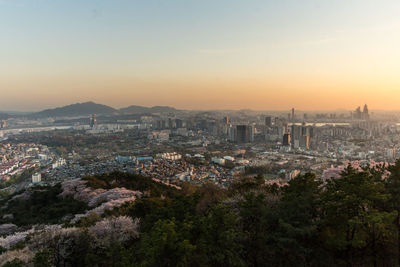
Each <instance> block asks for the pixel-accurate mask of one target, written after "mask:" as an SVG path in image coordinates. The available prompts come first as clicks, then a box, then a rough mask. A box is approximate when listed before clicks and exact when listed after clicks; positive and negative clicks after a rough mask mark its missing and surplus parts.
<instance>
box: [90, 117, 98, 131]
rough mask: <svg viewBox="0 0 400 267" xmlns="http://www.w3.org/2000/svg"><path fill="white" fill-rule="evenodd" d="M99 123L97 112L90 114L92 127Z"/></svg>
mask: <svg viewBox="0 0 400 267" xmlns="http://www.w3.org/2000/svg"><path fill="white" fill-rule="evenodd" d="M96 124H97V119H96V114H92V115H91V116H90V128H93V127H94V126H96Z"/></svg>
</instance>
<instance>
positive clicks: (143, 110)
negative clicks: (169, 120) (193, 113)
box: [119, 105, 178, 114]
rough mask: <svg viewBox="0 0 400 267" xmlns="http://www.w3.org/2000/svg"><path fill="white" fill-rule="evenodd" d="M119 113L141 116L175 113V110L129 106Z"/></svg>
mask: <svg viewBox="0 0 400 267" xmlns="http://www.w3.org/2000/svg"><path fill="white" fill-rule="evenodd" d="M119 111H120V113H122V114H141V113H168V112H176V111H178V110H177V109H175V108H173V107H167V106H154V107H143V106H135V105H132V106H129V107H126V108H121V109H120V110H119Z"/></svg>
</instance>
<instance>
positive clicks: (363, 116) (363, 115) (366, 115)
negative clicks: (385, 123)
mask: <svg viewBox="0 0 400 267" xmlns="http://www.w3.org/2000/svg"><path fill="white" fill-rule="evenodd" d="M362 119H363V120H369V111H368V106H367V104H365V105H364V109H363V113H362Z"/></svg>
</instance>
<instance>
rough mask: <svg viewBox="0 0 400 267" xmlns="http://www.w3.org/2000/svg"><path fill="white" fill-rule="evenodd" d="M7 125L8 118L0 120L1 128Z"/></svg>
mask: <svg viewBox="0 0 400 267" xmlns="http://www.w3.org/2000/svg"><path fill="white" fill-rule="evenodd" d="M6 127H7V121H6V120H2V121H1V122H0V129H4V128H6Z"/></svg>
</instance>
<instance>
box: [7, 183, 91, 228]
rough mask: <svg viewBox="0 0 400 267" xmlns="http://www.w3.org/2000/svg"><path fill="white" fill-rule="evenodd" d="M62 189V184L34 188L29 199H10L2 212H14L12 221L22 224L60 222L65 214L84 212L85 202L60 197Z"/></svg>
mask: <svg viewBox="0 0 400 267" xmlns="http://www.w3.org/2000/svg"><path fill="white" fill-rule="evenodd" d="M61 191H62V189H61V185H60V184H58V185H56V186H54V187H43V188H40V187H36V188H33V189H32V194H31V196H30V198H29V199H28V200H25V199H23V198H18V199H14V200H9V201H8V204H7V205H6V207H5V208H3V209H2V210H1V214H13V215H14V219H12V221H11V222H12V223H14V224H16V225H18V226H22V225H32V224H40V223H47V224H52V223H59V222H60V221H61V219H62V218H63V217H64V216H66V215H68V214H77V213H82V212H84V211H85V210H86V209H87V205H86V203H84V202H81V201H77V200H74V199H72V198H65V199H63V198H60V197H59V196H58V195H59V194H60V193H61ZM1 214H0V215H1ZM0 217H2V216H0ZM1 220H4V219H0V221H1Z"/></svg>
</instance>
